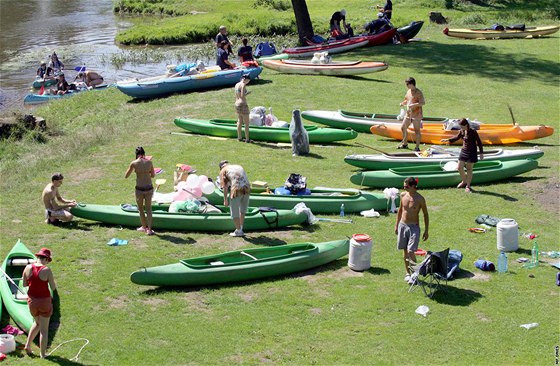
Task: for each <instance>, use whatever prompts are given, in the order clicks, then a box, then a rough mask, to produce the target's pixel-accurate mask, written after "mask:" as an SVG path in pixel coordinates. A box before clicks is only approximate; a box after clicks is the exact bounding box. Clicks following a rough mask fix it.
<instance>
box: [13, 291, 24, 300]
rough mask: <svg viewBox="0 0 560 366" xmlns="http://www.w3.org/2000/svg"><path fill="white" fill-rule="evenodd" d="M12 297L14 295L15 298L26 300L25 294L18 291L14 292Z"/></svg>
mask: <svg viewBox="0 0 560 366" xmlns="http://www.w3.org/2000/svg"><path fill="white" fill-rule="evenodd" d="M14 297H15V299H16V300H26V301H27V294H22V293H21V292H19V291H18V292H16V294H15V296H14Z"/></svg>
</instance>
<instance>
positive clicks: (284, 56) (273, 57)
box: [255, 53, 290, 66]
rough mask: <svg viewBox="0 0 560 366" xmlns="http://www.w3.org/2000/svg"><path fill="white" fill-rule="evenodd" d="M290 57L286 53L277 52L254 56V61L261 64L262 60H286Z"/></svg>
mask: <svg viewBox="0 0 560 366" xmlns="http://www.w3.org/2000/svg"><path fill="white" fill-rule="evenodd" d="M289 57H290V55H288V54H287V53H277V54H275V55H270V56H261V57H255V61H257V62H258V64H259V65H261V66H262V63H263V61H264V60H287V59H288V58H289Z"/></svg>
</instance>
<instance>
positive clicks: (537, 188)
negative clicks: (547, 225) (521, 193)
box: [523, 164, 560, 214]
mask: <svg viewBox="0 0 560 366" xmlns="http://www.w3.org/2000/svg"><path fill="white" fill-rule="evenodd" d="M551 168H552V169H556V170H558V166H557V165H556V164H554V166H552V167H551ZM523 185H525V187H526V188H527V190H528V191H529V194H530V196H531V197H532V198H533V200H535V201H536V202H538V203H539V205H540V207H542V208H543V209H544V210H545V211H548V212H551V213H554V214H557V213H558V207H560V178H558V177H557V176H554V177H552V178H548V179H547V180H546V182H545V183H542V182H540V181H539V180H530V181H527V182H524V183H523Z"/></svg>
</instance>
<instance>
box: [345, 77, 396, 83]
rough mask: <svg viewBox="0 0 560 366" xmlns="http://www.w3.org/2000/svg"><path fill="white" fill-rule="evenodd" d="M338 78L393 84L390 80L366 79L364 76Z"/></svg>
mask: <svg viewBox="0 0 560 366" xmlns="http://www.w3.org/2000/svg"><path fill="white" fill-rule="evenodd" d="M337 77H338V78H341V79H346V80H357V81H374V82H376V83H384V84H393V82H392V81H390V80H380V79H371V78H366V77H364V76H359V75H345V76H337Z"/></svg>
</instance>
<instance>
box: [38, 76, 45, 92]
mask: <svg viewBox="0 0 560 366" xmlns="http://www.w3.org/2000/svg"><path fill="white" fill-rule="evenodd" d="M44 92H45V79H43V82H42V83H41V89H39V95H43V93H44Z"/></svg>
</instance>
